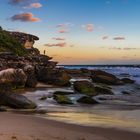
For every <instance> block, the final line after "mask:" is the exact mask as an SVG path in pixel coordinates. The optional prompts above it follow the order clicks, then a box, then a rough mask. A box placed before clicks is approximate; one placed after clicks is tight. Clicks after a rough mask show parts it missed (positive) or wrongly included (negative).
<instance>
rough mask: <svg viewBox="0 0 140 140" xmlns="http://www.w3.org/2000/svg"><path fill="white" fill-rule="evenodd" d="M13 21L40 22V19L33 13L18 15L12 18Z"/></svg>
mask: <svg viewBox="0 0 140 140" xmlns="http://www.w3.org/2000/svg"><path fill="white" fill-rule="evenodd" d="M10 19H11V20H12V21H21V22H38V21H40V19H39V18H36V17H34V15H33V14H32V13H22V14H16V15H14V16H12V17H11V18H10Z"/></svg>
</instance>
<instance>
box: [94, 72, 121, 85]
mask: <svg viewBox="0 0 140 140" xmlns="http://www.w3.org/2000/svg"><path fill="white" fill-rule="evenodd" d="M91 78H92V81H93V82H94V83H104V84H107V85H122V84H123V82H122V81H121V80H120V79H119V78H117V77H116V76H115V75H113V74H110V73H107V72H105V71H102V70H92V74H91Z"/></svg>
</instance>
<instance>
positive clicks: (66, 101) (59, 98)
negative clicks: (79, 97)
mask: <svg viewBox="0 0 140 140" xmlns="http://www.w3.org/2000/svg"><path fill="white" fill-rule="evenodd" d="M53 97H54V99H55V100H56V101H57V103H59V104H73V103H72V101H71V100H70V99H69V98H68V97H67V96H65V95H54V96H53Z"/></svg>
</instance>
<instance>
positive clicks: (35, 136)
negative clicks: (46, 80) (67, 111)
mask: <svg viewBox="0 0 140 140" xmlns="http://www.w3.org/2000/svg"><path fill="white" fill-rule="evenodd" d="M124 139H127V140H139V139H140V134H139V133H134V132H128V131H123V130H117V129H111V128H101V127H86V126H80V125H74V124H66V123H62V122H57V121H52V120H47V119H43V118H39V117H36V116H33V115H23V114H13V113H9V112H6V113H0V140H124Z"/></svg>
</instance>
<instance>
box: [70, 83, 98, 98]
mask: <svg viewBox="0 0 140 140" xmlns="http://www.w3.org/2000/svg"><path fill="white" fill-rule="evenodd" d="M73 86H74V90H75V91H77V92H79V93H82V94H86V95H89V96H95V95H97V93H96V92H95V88H94V85H93V84H92V83H91V82H89V81H76V82H74V84H73Z"/></svg>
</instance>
